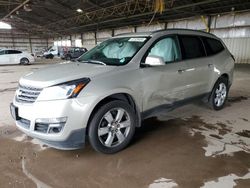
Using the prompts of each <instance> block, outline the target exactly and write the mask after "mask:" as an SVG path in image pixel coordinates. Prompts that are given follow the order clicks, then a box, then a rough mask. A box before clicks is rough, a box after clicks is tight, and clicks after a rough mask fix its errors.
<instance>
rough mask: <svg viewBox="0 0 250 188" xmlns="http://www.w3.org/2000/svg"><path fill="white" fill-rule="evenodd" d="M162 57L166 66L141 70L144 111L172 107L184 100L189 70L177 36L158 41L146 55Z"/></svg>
mask: <svg viewBox="0 0 250 188" xmlns="http://www.w3.org/2000/svg"><path fill="white" fill-rule="evenodd" d="M149 55H150V56H158V57H161V58H162V59H163V60H164V62H165V65H161V66H151V67H144V68H141V70H142V88H143V93H142V95H143V110H144V111H147V110H150V109H154V108H155V107H159V106H162V107H163V108H165V107H166V106H165V105H172V104H173V103H175V102H176V101H180V100H182V99H184V96H185V92H186V85H187V80H188V77H187V74H186V72H184V71H183V70H185V69H187V67H186V64H185V62H183V61H181V53H180V48H179V44H178V39H177V36H166V37H164V38H161V39H159V40H157V41H156V42H155V43H154V44H153V45H152V46H151V47H150V48H149V50H148V52H147V53H146V54H145V58H146V57H147V56H149Z"/></svg>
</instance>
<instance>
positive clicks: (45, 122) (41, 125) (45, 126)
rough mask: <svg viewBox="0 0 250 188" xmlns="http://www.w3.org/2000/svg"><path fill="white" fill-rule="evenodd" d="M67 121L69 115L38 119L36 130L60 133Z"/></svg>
mask: <svg viewBox="0 0 250 188" xmlns="http://www.w3.org/2000/svg"><path fill="white" fill-rule="evenodd" d="M66 121H67V117H60V118H40V119H36V125H35V130H36V131H39V132H44V133H52V134H53V133H59V132H61V131H62V129H63V127H64V125H65V123H66Z"/></svg>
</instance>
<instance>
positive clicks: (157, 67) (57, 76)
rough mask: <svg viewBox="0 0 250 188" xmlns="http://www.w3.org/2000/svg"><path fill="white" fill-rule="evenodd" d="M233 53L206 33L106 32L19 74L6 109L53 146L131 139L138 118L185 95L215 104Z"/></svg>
mask: <svg viewBox="0 0 250 188" xmlns="http://www.w3.org/2000/svg"><path fill="white" fill-rule="evenodd" d="M233 70H234V57H233V56H232V55H231V54H230V52H229V51H228V49H227V47H226V46H225V45H224V43H223V42H222V41H221V40H220V39H219V38H217V37H216V36H214V35H212V34H208V33H205V32H201V31H192V30H181V29H175V30H174V29H173V30H166V31H158V32H152V33H132V34H124V35H119V36H116V37H113V38H111V39H109V40H107V41H105V42H103V43H101V44H99V45H97V46H96V47H95V48H93V49H91V50H90V51H88V52H86V53H84V54H83V55H82V56H81V57H80V58H78V59H77V61H76V62H66V63H62V64H59V65H54V66H51V67H48V68H44V69H40V70H37V71H34V72H32V73H29V74H27V75H25V76H23V77H22V78H21V79H20V81H19V88H18V90H17V91H16V95H15V97H14V100H13V103H12V104H11V113H12V116H13V118H14V119H15V121H16V125H17V127H18V128H19V129H20V130H22V131H23V132H25V133H26V134H27V135H29V136H31V137H35V138H38V139H40V140H42V141H43V142H45V143H47V144H48V145H50V146H53V147H55V148H59V149H76V148H79V147H82V146H83V145H84V143H85V138H88V139H89V142H90V144H91V145H92V147H93V148H94V149H95V150H97V151H99V152H103V153H115V152H118V151H120V150H122V149H123V148H125V147H126V146H127V145H128V144H129V142H130V141H131V140H132V138H133V135H134V133H135V127H140V126H141V123H140V122H141V121H142V119H145V118H148V117H152V116H156V115H157V114H159V113H162V112H167V111H169V110H172V109H174V108H176V107H179V106H181V105H184V104H186V103H187V102H190V101H192V100H195V99H196V100H197V99H203V100H205V101H206V102H207V103H208V104H210V106H211V108H212V109H214V110H220V109H222V108H223V106H224V104H225V102H226V99H227V96H228V92H229V89H230V86H231V84H232V82H233Z"/></svg>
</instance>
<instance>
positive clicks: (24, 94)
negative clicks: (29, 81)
mask: <svg viewBox="0 0 250 188" xmlns="http://www.w3.org/2000/svg"><path fill="white" fill-rule="evenodd" d="M41 91H42V89H41V88H35V87H29V86H23V85H19V88H18V90H17V93H16V100H17V102H22V103H33V102H35V101H36V99H37V97H38V95H39V94H40V92H41Z"/></svg>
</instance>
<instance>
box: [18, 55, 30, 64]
mask: <svg viewBox="0 0 250 188" xmlns="http://www.w3.org/2000/svg"><path fill="white" fill-rule="evenodd" d="M29 63H30V61H29V59H28V58H25V57H24V58H22V59H21V60H20V64H21V65H28V64H29Z"/></svg>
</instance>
